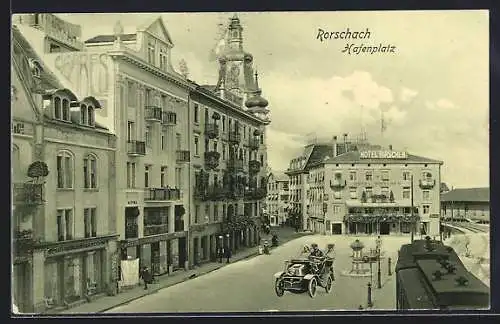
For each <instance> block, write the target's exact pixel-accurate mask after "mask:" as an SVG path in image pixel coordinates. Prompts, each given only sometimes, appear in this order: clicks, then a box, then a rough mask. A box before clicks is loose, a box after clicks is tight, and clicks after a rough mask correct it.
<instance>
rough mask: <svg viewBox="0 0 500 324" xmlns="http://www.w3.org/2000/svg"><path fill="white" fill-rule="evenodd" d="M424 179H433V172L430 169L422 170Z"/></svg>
mask: <svg viewBox="0 0 500 324" xmlns="http://www.w3.org/2000/svg"><path fill="white" fill-rule="evenodd" d="M422 179H424V180H432V173H430V172H429V171H423V172H422Z"/></svg>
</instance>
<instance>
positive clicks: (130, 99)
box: [127, 81, 138, 107]
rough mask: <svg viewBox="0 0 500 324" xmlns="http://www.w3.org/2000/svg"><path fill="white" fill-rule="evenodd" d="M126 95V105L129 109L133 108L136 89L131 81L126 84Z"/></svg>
mask: <svg viewBox="0 0 500 324" xmlns="http://www.w3.org/2000/svg"><path fill="white" fill-rule="evenodd" d="M127 95H128V100H127V101H128V105H129V107H135V106H136V104H137V97H138V96H137V88H136V86H135V84H134V83H133V82H131V81H129V82H128V84H127Z"/></svg>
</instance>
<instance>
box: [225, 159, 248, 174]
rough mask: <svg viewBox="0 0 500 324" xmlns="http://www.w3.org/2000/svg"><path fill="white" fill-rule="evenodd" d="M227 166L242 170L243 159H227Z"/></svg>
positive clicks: (236, 170)
mask: <svg viewBox="0 0 500 324" xmlns="http://www.w3.org/2000/svg"><path fill="white" fill-rule="evenodd" d="M227 168H228V169H229V170H231V171H235V172H242V171H243V170H244V168H243V160H240V159H236V158H233V159H229V160H228V161H227Z"/></svg>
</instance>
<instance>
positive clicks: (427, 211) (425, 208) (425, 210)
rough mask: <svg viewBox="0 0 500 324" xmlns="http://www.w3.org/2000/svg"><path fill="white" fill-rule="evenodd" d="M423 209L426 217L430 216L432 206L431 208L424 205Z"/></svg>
mask: <svg viewBox="0 0 500 324" xmlns="http://www.w3.org/2000/svg"><path fill="white" fill-rule="evenodd" d="M422 207H423V208H424V215H427V214H429V211H430V208H431V206H429V205H423V206H422Z"/></svg>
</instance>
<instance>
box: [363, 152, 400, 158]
mask: <svg viewBox="0 0 500 324" xmlns="http://www.w3.org/2000/svg"><path fill="white" fill-rule="evenodd" d="M359 157H360V158H361V159H407V158H408V154H407V153H406V152H398V151H362V152H360V153H359Z"/></svg>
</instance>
